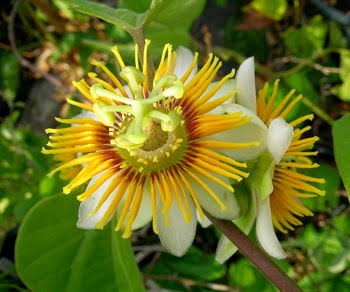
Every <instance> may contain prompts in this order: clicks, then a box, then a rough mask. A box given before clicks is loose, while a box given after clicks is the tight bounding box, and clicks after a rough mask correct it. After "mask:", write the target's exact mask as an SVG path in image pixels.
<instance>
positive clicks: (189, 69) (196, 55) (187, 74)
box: [179, 52, 198, 83]
mask: <svg viewBox="0 0 350 292" xmlns="http://www.w3.org/2000/svg"><path fill="white" fill-rule="evenodd" d="M197 62H198V52H195V53H194V58H193V62H192V64H191V66H190V67H189V68H188V69H187V71H186V73H185V74H184V75H183V76H182V77H181V78H180V81H181V82H182V83H185V82H186V80H187V78H188V77H189V76H190V74H191V73H192V71H193V69H194V66H196V64H197ZM179 77H180V76H179Z"/></svg>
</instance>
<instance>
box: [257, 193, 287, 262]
mask: <svg viewBox="0 0 350 292" xmlns="http://www.w3.org/2000/svg"><path fill="white" fill-rule="evenodd" d="M256 236H257V238H258V240H259V243H260V245H261V247H262V248H263V249H264V250H265V251H266V252H267V253H268V254H269V255H270V256H272V257H274V258H276V259H284V258H286V257H287V254H286V253H285V251H284V250H283V248H282V246H281V244H280V242H279V240H278V238H277V236H276V234H275V230H274V227H273V224H272V218H271V208H270V199H269V198H267V199H266V200H264V201H260V202H258V215H257V220H256Z"/></svg>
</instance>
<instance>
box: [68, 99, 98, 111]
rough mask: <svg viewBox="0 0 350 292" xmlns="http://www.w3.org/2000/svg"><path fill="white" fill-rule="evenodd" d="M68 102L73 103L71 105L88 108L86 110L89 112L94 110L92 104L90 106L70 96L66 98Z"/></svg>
mask: <svg viewBox="0 0 350 292" xmlns="http://www.w3.org/2000/svg"><path fill="white" fill-rule="evenodd" d="M66 101H67V103H69V104H71V105H74V106H76V107H80V108H81V109H83V110H86V111H89V112H92V111H93V109H92V106H89V105H87V104H84V103H81V102H77V101H74V100H72V99H70V98H67V99H66Z"/></svg>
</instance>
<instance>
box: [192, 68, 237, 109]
mask: <svg viewBox="0 0 350 292" xmlns="http://www.w3.org/2000/svg"><path fill="white" fill-rule="evenodd" d="M233 76H235V71H234V70H232V72H231V73H230V74H228V75H226V76H225V77H224V78H222V79H221V80H220V81H219V83H218V84H217V85H215V86H214V87H213V88H212V89H211V90H209V92H208V93H207V94H206V95H204V96H203V97H202V98H201V99H199V100H197V101H196V102H195V105H194V106H201V105H202V104H204V103H206V102H207V101H208V100H209V99H210V98H211V97H212V96H213V95H214V94H215V93H216V92H217V91H218V90H219V89H220V88H221V86H222V85H223V84H224V83H225V82H226V81H227V80H228V79H230V78H233Z"/></svg>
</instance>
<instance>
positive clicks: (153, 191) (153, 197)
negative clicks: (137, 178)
mask: <svg viewBox="0 0 350 292" xmlns="http://www.w3.org/2000/svg"><path fill="white" fill-rule="evenodd" d="M149 183H150V190H151V201H152V218H153V220H152V228H153V231H154V233H156V234H158V233H159V230H158V227H157V213H156V212H157V196H156V187H155V185H154V177H153V176H151V178H150V182H149Z"/></svg>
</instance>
